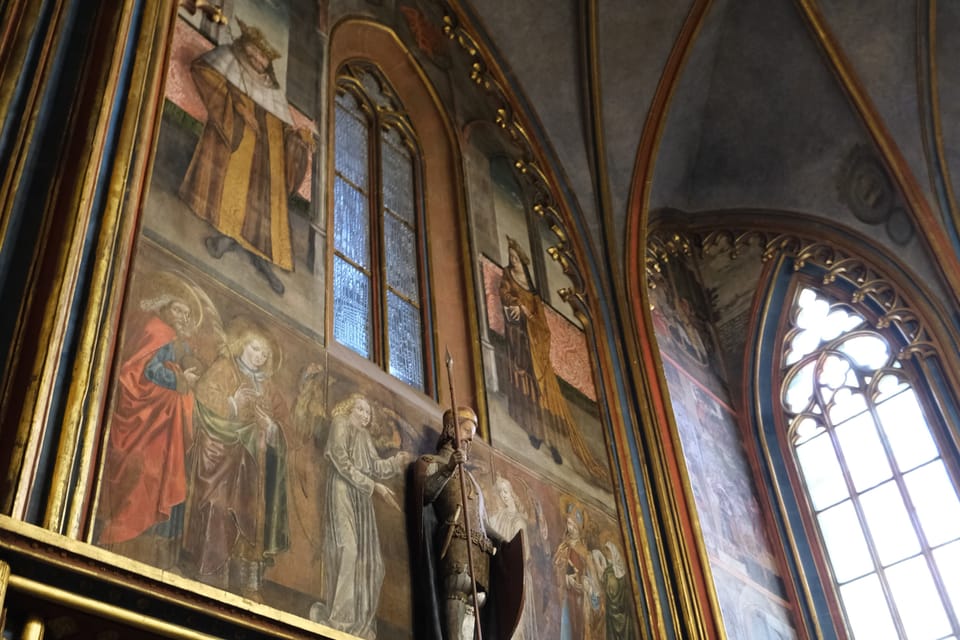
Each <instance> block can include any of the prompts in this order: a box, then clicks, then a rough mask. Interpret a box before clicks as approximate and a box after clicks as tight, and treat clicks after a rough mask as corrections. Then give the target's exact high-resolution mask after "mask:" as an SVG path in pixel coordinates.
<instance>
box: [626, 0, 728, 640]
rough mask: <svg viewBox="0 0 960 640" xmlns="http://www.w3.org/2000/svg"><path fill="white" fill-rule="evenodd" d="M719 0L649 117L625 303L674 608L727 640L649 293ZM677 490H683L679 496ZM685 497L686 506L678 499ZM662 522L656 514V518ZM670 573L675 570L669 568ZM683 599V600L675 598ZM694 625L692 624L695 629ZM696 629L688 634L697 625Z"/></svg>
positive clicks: (672, 67)
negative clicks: (676, 116) (652, 234)
mask: <svg viewBox="0 0 960 640" xmlns="http://www.w3.org/2000/svg"><path fill="white" fill-rule="evenodd" d="M712 6H713V2H712V0H693V1H692V2H691V4H690V9H689V11H688V12H687V16H686V18H685V19H684V22H683V25H682V26H681V28H680V33H679V34H678V35H677V38H676V40H675V41H674V45H673V48H672V49H671V51H670V55H669V57H668V59H667V61H666V63H665V64H664V68H663V72H662V74H661V77H660V81H659V83H658V84H657V88H656V92H655V93H654V96H653V99H652V101H651V104H650V107H649V110H648V112H647V118H646V122H645V123H644V128H643V132H642V134H641V138H640V144H639V146H638V149H637V155H636V161H635V164H634V170H633V177H632V179H631V187H630V194H629V196H628V200H627V211H628V214H627V224H626V243H625V249H624V258H625V262H626V265H627V268H626V273H625V278H624V280H625V282H626V299H627V304H626V305H625V307H624V308H623V311H622V314H621V315H622V318H621V321H622V322H623V324H624V326H625V327H626V328H627V330H628V331H629V332H630V333H631V335H632V338H633V340H627V341H625V342H626V344H627V347H628V350H629V353H630V358H629V359H628V360H629V362H630V366H631V369H633V371H634V376H635V377H636V379H638V380H643V381H645V384H644V385H643V386H644V394H643V395H642V396H640V397H638V404H639V405H640V406H639V409H640V411H641V414H642V415H641V416H640V417H641V420H640V425H641V427H640V428H641V430H642V432H643V433H644V435H645V437H646V439H647V440H648V441H649V442H650V443H651V451H652V453H653V454H654V455H655V456H656V457H655V459H654V460H652V462H654V463H655V466H654V468H653V469H651V473H650V478H651V479H652V481H653V483H654V485H655V487H653V488H651V489H650V491H649V492H648V494H649V495H651V496H652V495H654V492H655V495H656V496H657V497H658V498H659V499H658V500H653V499H651V503H652V504H656V503H658V502H659V503H661V504H664V506H665V509H662V510H661V515H660V518H662V522H661V523H660V525H659V526H660V528H661V529H663V530H665V533H666V539H665V540H661V541H658V544H659V545H660V546H659V553H660V556H661V557H662V558H664V559H668V556H667V554H665V552H664V546H663V545H666V547H667V548H668V549H669V551H670V556H672V557H675V558H678V559H680V561H681V563H682V565H683V567H682V569H683V570H675V571H674V572H672V573H671V575H666V572H665V575H664V580H665V581H666V586H667V589H668V591H669V590H672V587H671V586H670V584H671V582H673V581H675V582H676V591H677V598H676V599H671V602H670V609H671V612H672V616H673V624H674V628H675V633H677V634H678V635H679V636H689V635H690V632H692V633H696V634H697V637H704V638H706V637H720V638H725V637H726V631H725V629H724V625H723V618H722V614H721V611H720V605H719V601H718V599H717V593H716V588H715V586H714V581H713V579H712V572H711V569H710V562H709V559H708V557H707V553H706V547H705V546H704V543H703V538H702V535H700V531H701V528H700V525H699V521H698V519H697V514H696V509H695V508H694V506H693V492H692V490H691V487H690V485H689V482H688V480H687V479H686V477H684V478H682V479H681V481H680V486H679V487H677V486H676V485H675V484H674V483H673V482H672V481H671V479H670V478H669V477H668V475H667V472H668V469H669V461H668V460H667V455H668V454H667V452H666V451H664V448H663V446H662V445H661V444H659V443H660V438H661V433H660V432H659V431H658V430H657V428H656V426H657V424H658V420H659V421H662V422H664V423H665V425H663V426H665V428H666V429H667V430H668V431H669V434H670V443H671V446H672V447H673V449H674V451H675V452H680V451H681V449H680V444H679V440H678V438H679V434H678V430H677V427H676V423H675V422H674V419H673V412H672V410H671V407H670V397H669V391H668V389H667V382H666V379H665V378H664V374H663V362H662V360H661V357H660V353H659V350H658V349H657V348H656V346H655V345H656V337H655V335H654V333H653V325H652V322H651V318H650V302H649V296H648V295H647V290H646V289H647V284H646V282H645V279H646V278H645V276H646V274H647V271H646V270H645V269H643V266H642V265H643V264H645V263H646V260H645V258H644V256H645V255H646V253H645V252H646V243H647V234H648V224H649V217H650V211H649V206H650V193H651V189H652V185H653V179H652V176H653V169H654V165H655V163H656V155H657V151H658V149H659V147H660V142H661V139H662V136H663V132H664V129H665V127H666V121H667V115H668V113H669V108H670V104H671V102H672V100H673V97H674V93H675V90H676V87H677V84H678V82H679V78H680V74H681V72H682V70H683V68H684V66H685V65H686V62H687V59H688V57H689V54H690V51H691V50H692V48H693V44H694V42H696V39H697V37H698V36H699V34H700V29H701V27H702V26H703V24H704V22H705V20H706V16H707V13H708V12H709V10H710V9H711V8H712ZM674 461H675V463H676V464H677V465H678V466H679V468H680V469H681V471H683V470H684V463H683V460H682V455H680V454H679V453H676V454H675V455H674ZM677 494H680V495H679V496H678V495H677ZM678 500H679V501H680V502H682V504H683V509H681V508H680V507H679V506H678V504H677V501H678ZM654 520H656V516H654ZM685 521H686V522H687V523H689V525H690V527H691V528H693V530H694V531H695V532H696V533H697V536H696V537H695V538H696V539H695V540H688V539H686V537H685V535H684V528H683V523H684V522H685ZM664 569H665V570H669V567H666V566H665V567H664ZM674 600H676V601H674ZM688 625H689V627H688ZM690 627H692V628H691V629H690V632H688V631H687V629H688V628H690Z"/></svg>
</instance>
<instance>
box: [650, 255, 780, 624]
mask: <svg viewBox="0 0 960 640" xmlns="http://www.w3.org/2000/svg"><path fill="white" fill-rule="evenodd" d="M663 269H664V271H663V275H664V281H665V282H664V285H663V286H658V288H657V289H659V290H660V293H656V294H655V295H654V300H655V304H658V307H657V309H656V310H655V312H654V322H655V323H656V324H655V328H656V332H657V338H658V342H659V346H660V353H661V356H662V359H663V363H664V375H665V377H666V380H667V386H668V389H669V391H670V399H671V403H672V407H673V413H674V418H675V421H676V425H677V430H678V432H679V436H680V442H681V444H682V448H683V456H684V461H685V463H686V466H687V472H688V474H689V482H690V488H691V490H692V492H693V498H694V503H695V505H696V508H697V515H698V519H699V522H700V526H701V530H702V533H703V541H704V545H705V546H706V551H707V556H708V558H709V559H710V569H711V573H712V575H713V581H714V587H715V589H716V594H717V599H718V601H719V605H720V610H721V615H722V617H723V623H724V627H725V629H726V632H727V635H728V637H730V638H746V639H750V640H781V639H786V638H794V637H796V634H795V632H794V630H793V626H792V623H791V621H790V605H789V603H788V601H787V599H786V594H785V591H784V586H783V583H782V579H781V577H780V569H779V566H778V562H777V560H776V559H775V557H774V555H773V551H772V549H773V548H772V546H771V542H770V539H769V538H768V536H767V533H766V531H765V528H764V524H763V522H764V519H763V514H762V513H761V511H760V502H759V499H758V495H759V494H758V493H757V488H756V485H755V483H754V481H753V476H752V473H751V471H750V466H749V463H748V461H747V457H746V453H745V451H744V449H743V443H742V438H741V436H740V430H739V426H738V424H737V416H736V413H735V411H734V409H733V408H732V407H731V403H730V396H729V393H728V392H727V391H726V388H727V385H726V382H725V380H724V379H723V378H722V375H723V374H722V371H723V370H722V369H714V368H712V367H713V365H712V364H711V363H712V362H713V361H715V360H716V359H718V356H716V355H714V354H716V353H717V352H718V351H719V349H718V347H717V344H716V340H715V338H714V337H713V335H714V334H713V329H712V324H710V323H709V320H708V319H709V318H710V317H711V316H712V315H713V313H714V310H712V309H710V308H708V307H706V295H705V294H704V293H703V291H704V286H703V283H702V282H701V281H700V279H699V275H698V272H697V270H696V268H695V266H694V265H693V263H692V261H690V260H685V259H684V258H683V257H679V258H678V259H677V260H673V261H671V262H670V263H667V264H666V265H663ZM695 290H698V291H700V292H701V293H700V295H699V296H697V297H695V298H688V297H682V298H681V297H680V296H686V295H687V294H688V292H690V291H695ZM655 291H656V290H655ZM678 300H682V302H683V304H679V302H678ZM668 303H673V304H674V305H676V306H677V307H679V309H678V308H672V307H667V306H665V305H666V304H668ZM734 306H735V305H734Z"/></svg>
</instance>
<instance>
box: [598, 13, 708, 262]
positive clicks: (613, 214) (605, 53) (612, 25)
mask: <svg viewBox="0 0 960 640" xmlns="http://www.w3.org/2000/svg"><path fill="white" fill-rule="evenodd" d="M714 4H715V5H720V4H724V5H725V4H726V2H725V1H723V2H715V3H714ZM690 5H691V3H690V2H678V1H677V0H651V1H650V2H646V3H643V4H642V5H641V4H639V3H637V2H636V0H604V2H600V3H599V5H598V14H599V15H598V28H597V33H598V41H599V43H598V49H599V51H598V54H599V59H600V88H601V95H602V103H601V108H602V111H603V140H602V143H603V145H604V147H605V150H606V159H607V173H608V179H609V189H610V209H611V210H610V211H609V212H608V214H609V216H610V220H609V223H610V225H611V227H612V230H616V231H622V230H623V229H625V228H626V219H627V214H628V211H627V206H628V201H629V198H630V188H631V185H632V182H633V174H634V169H635V165H636V160H637V149H638V147H639V144H640V138H641V135H642V134H643V129H644V126H645V124H646V121H647V116H648V112H649V109H650V105H651V103H652V102H653V98H654V95H655V93H656V91H657V86H658V84H659V83H660V78H661V75H662V73H663V68H664V66H665V65H666V63H667V60H668V58H669V56H670V51H671V49H672V47H673V43H674V41H675V40H676V39H677V37H678V35H679V33H680V29H681V27H682V26H683V22H684V18H685V17H686V15H687V13H688V12H689V11H690ZM641 7H642V8H641ZM713 11H714V12H715V13H716V9H714V10H713ZM721 13H722V11H721ZM712 22H714V23H716V22H719V21H717V20H714V21H712ZM715 31H718V30H717V29H712V28H711V27H710V26H709V25H708V26H706V27H705V29H704V30H702V31H701V34H700V36H699V39H700V41H701V42H708V43H715V40H716V38H715V37H713V35H712V33H710V32H715ZM704 32H707V33H704ZM698 52H699V53H700V54H702V55H701V59H698V60H696V61H691V62H690V63H688V68H690V69H691V73H690V74H689V75H690V76H691V77H696V78H697V83H698V84H697V86H698V87H699V88H700V94H701V95H699V96H696V97H695V99H690V100H689V101H687V102H685V103H684V104H681V105H677V107H676V108H677V109H678V111H682V112H683V118H682V121H683V122H684V123H685V127H684V130H683V131H682V132H679V134H680V135H681V136H683V137H684V138H685V142H686V141H689V140H694V141H695V140H696V138H697V137H699V131H700V123H701V122H702V120H703V113H702V112H703V106H704V102H705V99H706V93H707V91H706V90H707V89H708V88H709V86H710V75H711V74H712V72H713V61H712V57H713V47H712V46H709V45H708V46H705V47H699V48H698ZM693 93H694V91H691V92H690V94H691V98H694V96H693V95H692V94H693ZM691 146H693V145H692V144H690V143H689V142H686V144H684V145H683V148H684V149H688V148H689V147H691ZM682 155H683V154H682V153H678V154H675V155H674V156H671V157H677V158H679V157H682ZM610 235H611V237H612V238H613V239H614V240H615V241H617V242H618V244H617V246H615V247H612V248H611V249H612V250H613V251H614V252H615V254H614V255H615V256H616V260H617V263H618V265H621V263H622V259H623V258H622V252H623V241H624V240H625V237H624V235H625V234H623V233H617V232H614V233H611V234H610Z"/></svg>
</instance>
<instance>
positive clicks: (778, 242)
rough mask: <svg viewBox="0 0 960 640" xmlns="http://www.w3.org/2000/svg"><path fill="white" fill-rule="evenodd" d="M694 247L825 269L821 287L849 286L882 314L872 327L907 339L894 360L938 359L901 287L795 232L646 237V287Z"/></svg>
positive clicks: (858, 261)
mask: <svg viewBox="0 0 960 640" xmlns="http://www.w3.org/2000/svg"><path fill="white" fill-rule="evenodd" d="M691 247H696V249H697V250H698V251H699V253H700V255H702V256H707V255H710V254H712V253H720V252H723V251H726V252H728V253H729V255H730V257H731V259H736V258H737V257H738V256H739V255H740V254H741V253H742V252H743V250H744V249H745V248H747V247H759V248H760V249H761V258H760V259H761V260H762V261H763V262H767V261H769V260H772V259H773V258H775V257H779V256H781V255H782V256H786V257H789V258H792V259H793V261H794V263H793V269H794V271H799V270H800V269H803V268H804V267H805V266H806V265H807V264H811V265H815V266H818V267H821V268H822V269H824V275H823V283H824V284H831V283H833V282H835V281H837V280H838V279H840V280H844V281H846V282H848V283H850V284H851V285H853V286H854V291H853V293H852V294H851V301H852V302H854V303H859V302H862V301H864V300H866V299H869V300H870V301H871V302H873V303H875V304H877V305H878V306H879V307H880V308H882V309H883V310H884V312H883V314H882V315H881V316H880V318H879V319H878V322H877V328H879V329H883V328H886V327H888V326H891V327H893V328H895V329H897V330H898V331H899V332H900V334H901V335H903V337H904V338H905V339H906V341H907V344H906V346H905V347H903V349H901V350H900V353H899V354H898V355H897V358H898V359H900V360H905V359H909V358H912V357H917V358H921V359H922V358H928V357H933V356H936V357H940V356H941V354H942V353H943V350H942V349H941V348H940V347H939V346H938V345H937V343H936V342H935V340H934V337H933V335H932V332H931V330H930V329H929V328H928V327H927V325H926V323H924V322H923V320H922V319H921V318H920V317H919V316H918V315H917V313H916V312H915V311H914V310H913V308H914V305H913V304H911V303H910V301H909V296H908V295H906V294H905V293H903V292H902V290H901V288H900V287H898V286H897V285H896V284H894V283H893V282H891V281H890V280H888V279H886V278H885V277H884V276H883V275H882V274H881V273H880V272H878V271H877V270H876V269H874V268H872V267H871V266H869V265H868V264H867V262H866V261H865V260H863V259H862V258H860V257H859V256H856V255H853V254H851V253H849V252H847V251H845V250H843V249H840V248H838V247H836V246H834V245H833V244H832V243H830V242H826V241H823V240H815V239H812V238H808V237H804V236H802V235H798V234H794V233H777V232H772V231H759V230H735V229H722V230H713V231H705V232H702V233H695V234H686V233H682V232H676V231H674V232H671V233H670V237H669V238H666V239H663V238H659V237H657V236H654V237H653V238H651V242H650V253H649V254H648V256H647V269H648V275H647V279H648V281H649V282H650V283H651V284H650V288H654V287H655V286H656V282H657V281H658V280H661V279H662V278H661V276H660V275H659V274H660V270H661V267H660V265H661V263H663V262H666V261H667V260H669V258H670V257H671V256H676V255H680V254H682V253H689V252H690V250H691Z"/></svg>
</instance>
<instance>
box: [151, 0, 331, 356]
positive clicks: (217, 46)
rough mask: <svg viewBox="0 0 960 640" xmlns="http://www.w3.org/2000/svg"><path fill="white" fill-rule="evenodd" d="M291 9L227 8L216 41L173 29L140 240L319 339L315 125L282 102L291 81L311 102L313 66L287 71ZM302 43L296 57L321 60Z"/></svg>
mask: <svg viewBox="0 0 960 640" xmlns="http://www.w3.org/2000/svg"><path fill="white" fill-rule="evenodd" d="M300 4H304V3H303V2H292V3H280V2H267V3H261V2H251V1H246V2H236V3H234V4H233V6H232V12H231V15H229V16H228V25H227V26H219V27H217V28H216V29H215V30H216V32H217V33H216V35H215V36H210V35H209V34H205V33H203V32H201V31H198V30H197V29H196V28H195V27H194V26H193V25H191V24H190V22H189V21H187V20H185V19H181V20H179V21H178V22H177V25H176V28H175V33H174V44H173V51H172V54H171V62H170V68H169V71H168V83H167V92H166V101H165V104H164V117H163V121H162V124H161V129H160V138H159V141H158V146H157V159H156V163H155V170H154V175H153V181H152V188H151V190H150V193H149V195H148V199H147V203H146V206H145V207H144V215H143V227H142V230H143V234H144V235H146V236H147V237H149V238H151V239H152V240H154V241H155V242H157V243H158V244H160V245H162V246H164V247H166V248H167V249H169V250H170V251H172V252H174V253H176V254H178V255H179V256H180V257H181V258H183V259H184V260H185V261H187V262H189V263H191V264H193V265H195V266H198V267H200V268H202V269H204V270H206V271H208V272H211V273H215V274H217V277H218V278H219V279H220V280H222V281H224V282H229V283H230V284H231V285H232V286H233V287H234V288H235V289H236V290H237V291H242V292H243V293H244V294H245V295H246V296H247V297H248V298H249V299H251V300H256V301H258V302H260V303H261V304H263V305H265V306H268V307H270V308H271V309H273V310H274V312H275V313H278V314H282V315H283V316H284V317H285V319H286V320H287V321H288V322H293V323H297V324H299V325H301V327H302V329H303V330H305V331H307V332H309V333H311V334H313V335H315V336H318V337H319V336H321V335H322V332H323V323H322V318H323V314H322V313H317V310H318V309H320V310H322V308H323V302H324V289H323V268H322V264H323V263H322V260H318V259H317V258H318V257H319V256H317V253H316V246H315V245H316V242H317V238H318V229H319V224H320V222H321V220H322V212H321V203H322V200H323V198H322V197H315V196H314V193H313V190H314V183H315V182H317V180H318V178H319V174H317V175H316V176H315V166H314V165H315V164H316V163H314V162H313V158H314V153H315V152H316V151H317V149H319V148H321V146H320V140H321V136H319V133H318V128H317V123H318V122H319V113H316V112H313V111H315V109H316V107H315V106H314V105H315V100H307V99H301V102H303V103H304V104H303V105H297V104H295V103H293V102H291V100H290V99H289V98H288V95H287V93H286V91H285V88H286V87H287V85H288V82H287V76H288V75H289V74H296V83H293V82H291V83H290V85H291V86H293V85H294V84H296V85H297V86H301V87H302V86H304V85H305V86H308V87H313V88H314V91H315V92H319V83H320V78H321V70H320V66H319V65H316V64H314V65H308V64H304V63H302V62H300V63H297V64H295V62H297V61H301V60H303V59H304V58H305V57H306V58H309V56H305V55H304V54H303V53H297V52H294V51H292V47H293V44H292V43H291V42H289V38H288V33H289V31H290V28H291V25H290V18H289V15H290V13H291V11H298V10H299V8H300V7H299V5H300ZM306 4H310V3H306ZM194 21H196V18H194ZM311 33H312V41H303V40H298V41H297V42H296V47H297V48H298V49H301V50H306V51H312V50H316V49H320V48H321V43H320V35H321V34H320V33H319V32H317V31H312V32H311ZM211 37H213V38H214V40H213V41H211V39H210V38H211ZM300 93H304V91H303V90H302V89H301V90H300Z"/></svg>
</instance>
